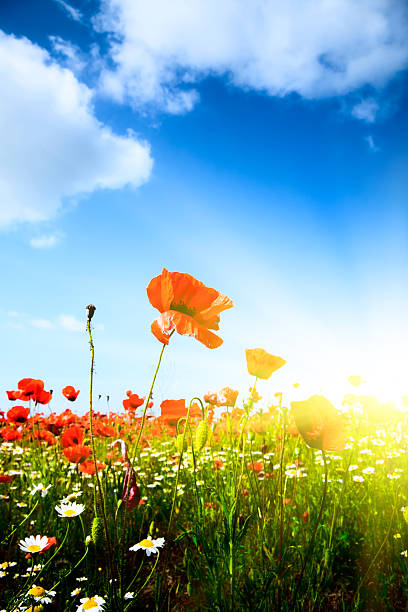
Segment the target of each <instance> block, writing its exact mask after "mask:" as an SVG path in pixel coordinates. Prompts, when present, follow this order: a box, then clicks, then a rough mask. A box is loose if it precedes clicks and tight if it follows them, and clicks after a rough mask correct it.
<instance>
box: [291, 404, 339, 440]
mask: <svg viewBox="0 0 408 612" xmlns="http://www.w3.org/2000/svg"><path fill="white" fill-rule="evenodd" d="M291 407H292V413H293V416H294V418H295V422H296V426H297V428H298V430H299V433H300V435H301V436H302V438H303V439H304V441H305V442H306V444H307V445H308V446H311V447H312V448H318V449H320V450H328V451H340V450H343V449H344V447H345V445H346V434H345V431H344V422H343V419H342V418H341V416H340V415H339V414H338V412H337V410H336V409H335V407H334V406H333V404H331V403H330V402H329V400H327V399H326V398H325V397H322V396H321V395H313V396H312V397H310V398H309V399H308V400H304V401H301V402H292V403H291Z"/></svg>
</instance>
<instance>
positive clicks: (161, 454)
mask: <svg viewBox="0 0 408 612" xmlns="http://www.w3.org/2000/svg"><path fill="white" fill-rule="evenodd" d="M147 294H148V298H149V300H150V302H151V304H152V306H153V307H155V308H157V309H158V310H159V312H160V315H159V317H158V318H157V319H156V320H155V321H154V322H153V324H152V332H153V334H154V335H155V336H156V338H157V339H158V340H159V341H160V343H161V345H162V346H161V352H160V356H159V361H158V364H157V369H156V371H155V375H154V378H153V381H152V382H151V386H150V390H149V392H148V393H147V395H146V396H145V397H139V395H138V394H137V393H135V392H133V391H131V390H128V391H126V393H125V392H124V396H125V395H126V397H125V399H124V400H123V409H122V407H121V410H118V411H114V412H113V411H109V413H108V414H101V413H100V412H96V411H95V410H94V409H93V389H92V385H93V360H94V345H93V338H92V318H93V316H94V313H95V307H94V306H92V305H89V306H88V307H87V330H88V335H89V341H90V347H91V353H90V388H89V389H88V390H84V389H82V390H81V393H82V394H85V393H88V394H89V404H90V405H89V412H88V413H87V414H86V415H82V416H79V415H77V414H75V411H74V410H71V408H73V407H74V406H75V404H74V402H75V401H76V398H77V397H78V393H79V390H77V389H75V388H74V387H72V386H67V387H65V388H64V389H63V390H62V396H64V398H65V399H64V398H63V397H62V396H60V399H59V400H58V404H59V405H61V401H64V402H70V403H69V404H67V406H69V407H67V408H65V409H63V410H62V411H60V412H59V413H58V414H57V413H56V412H51V409H49V410H48V413H47V414H46V413H45V411H46V408H49V407H50V405H51V406H52V405H53V404H50V402H51V400H52V393H51V392H50V391H47V390H46V389H45V384H44V382H43V381H42V380H37V379H32V378H24V379H22V380H20V381H19V382H17V380H16V387H17V388H16V389H15V390H12V391H6V393H7V397H8V399H6V397H5V393H4V391H3V394H4V397H3V402H2V403H3V405H4V402H5V401H10V402H11V403H10V406H11V407H8V409H6V410H4V411H3V412H0V417H1V418H0V440H1V442H0V504H1V505H0V510H1V511H0V540H1V544H0V608H2V609H3V610H7V611H8V612H10V611H17V610H30V611H34V610H38V611H39V610H43V609H44V610H50V611H52V610H61V611H71V610H72V611H76V612H82V611H85V610H91V611H92V612H98V611H101V610H103V611H106V612H108V611H116V612H118V611H121V610H129V611H130V610H157V611H159V610H163V611H164V610H166V611H168V610H173V611H181V610H187V611H188V610H191V611H193V610H211V611H212V610H214V611H220V612H221V611H231V612H232V611H248V612H249V611H251V612H261V611H270V610H285V611H288V612H289V611H293V610H305V611H312V610H316V611H317V610H333V611H343V610H379V611H382V610H407V609H408V600H407V594H408V550H407V549H408V527H407V524H408V486H407V485H408V481H407V475H408V469H407V468H408V465H407V462H408V453H407V440H408V435H407V433H406V431H407V408H406V405H407V404H408V402H407V398H401V401H400V402H399V403H398V404H395V405H391V404H387V405H385V404H381V403H380V402H379V400H378V399H377V398H375V397H372V396H369V395H364V394H363V393H362V392H361V388H362V387H361V385H360V383H361V382H362V381H361V379H360V378H359V377H358V376H353V377H350V379H349V382H350V385H351V386H350V389H354V393H350V394H348V395H346V396H345V397H344V401H343V402H342V404H341V405H340V406H336V407H334V406H333V405H332V404H331V403H330V402H329V401H328V400H327V399H326V398H324V397H322V396H317V395H316V396H312V397H305V398H304V400H303V401H295V402H292V403H291V404H290V405H287V403H286V402H285V397H284V395H283V394H282V393H279V392H278V393H276V394H275V401H274V402H273V403H272V405H270V406H268V407H267V409H263V410H260V409H259V408H258V406H259V402H260V399H261V397H260V396H261V395H262V385H263V384H264V383H263V381H264V380H266V379H269V378H270V377H271V376H273V373H274V372H275V371H276V370H277V369H279V368H281V367H284V365H285V361H284V359H282V358H280V357H277V356H274V355H271V354H270V353H267V352H266V351H265V350H263V349H260V348H256V349H248V350H247V351H246V356H245V357H246V361H247V367H248V394H247V397H246V399H245V400H243V401H240V402H238V400H237V397H238V392H237V391H234V390H233V389H230V388H228V387H225V388H224V389H222V390H220V391H217V392H215V391H214V392H212V393H208V394H207V395H205V396H204V397H202V398H201V397H195V398H191V399H190V398H189V399H188V400H185V399H168V400H165V401H163V402H162V404H161V406H160V411H161V413H160V416H153V415H152V413H151V407H152V401H151V398H152V392H153V388H154V383H155V380H156V377H157V376H158V375H159V372H160V363H161V360H162V357H163V354H164V352H165V349H166V346H167V345H168V344H169V340H170V338H171V336H172V334H173V333H174V331H177V332H178V333H179V334H182V335H188V336H192V337H194V338H196V339H197V340H198V341H199V342H202V343H203V344H204V345H205V346H207V347H208V348H217V347H218V346H219V345H220V344H221V343H222V340H221V338H220V337H219V336H218V335H216V334H215V333H214V330H215V331H217V330H218V324H219V315H220V313H221V312H222V311H224V310H226V309H228V308H231V307H232V306H233V303H232V301H231V300H230V299H229V298H227V297H226V296H225V295H222V294H220V293H219V292H218V291H216V290H215V289H211V288H208V287H206V286H205V285H203V284H202V283H200V282H199V281H197V280H196V279H194V278H193V277H191V276H190V275H188V274H182V273H177V272H173V273H170V272H168V271H167V270H165V269H164V270H163V272H162V274H160V275H159V276H157V277H156V278H154V279H153V280H152V281H151V283H150V284H149V286H148V288H147ZM167 350H170V349H167ZM243 358H244V356H243ZM70 382H71V381H70ZM353 386H354V387H353ZM181 393H182V390H181ZM55 395H56V394H55ZM53 402H56V399H55V398H54V400H53ZM71 402H72V403H71ZM405 508H406V509H405Z"/></svg>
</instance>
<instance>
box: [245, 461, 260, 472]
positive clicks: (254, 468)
mask: <svg viewBox="0 0 408 612" xmlns="http://www.w3.org/2000/svg"><path fill="white" fill-rule="evenodd" d="M248 468H249V469H250V470H252V471H253V472H255V473H258V472H261V471H262V470H263V469H264V464H263V461H254V462H253V463H248Z"/></svg>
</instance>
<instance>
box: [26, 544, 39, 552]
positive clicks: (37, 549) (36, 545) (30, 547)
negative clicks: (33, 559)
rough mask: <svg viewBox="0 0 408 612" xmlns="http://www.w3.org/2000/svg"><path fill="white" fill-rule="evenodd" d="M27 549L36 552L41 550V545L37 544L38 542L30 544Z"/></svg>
mask: <svg viewBox="0 0 408 612" xmlns="http://www.w3.org/2000/svg"><path fill="white" fill-rule="evenodd" d="M27 549H28V550H29V551H30V552H32V553H35V552H38V551H39V550H41V546H38V544H30V546H27Z"/></svg>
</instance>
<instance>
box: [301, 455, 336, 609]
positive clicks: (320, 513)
mask: <svg viewBox="0 0 408 612" xmlns="http://www.w3.org/2000/svg"><path fill="white" fill-rule="evenodd" d="M322 456H323V462H324V487H323V495H322V501H321V504H320V511H319V515H318V517H317V520H316V523H315V526H314V529H313V533H312V537H311V538H310V541H309V547H308V549H307V553H306V556H305V558H304V561H303V565H302V569H301V572H300V576H299V580H298V583H297V587H296V591H295V595H294V599H293V602H294V604H295V602H296V597H297V594H298V592H299V589H300V585H301V582H302V578H303V574H304V572H305V569H306V565H307V562H308V561H309V557H310V555H311V553H312V550H313V546H314V541H315V538H316V533H317V529H318V527H319V525H320V521H321V519H322V515H323V509H324V505H325V502H326V496H327V482H328V478H327V459H326V453H325V452H324V450H322Z"/></svg>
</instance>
